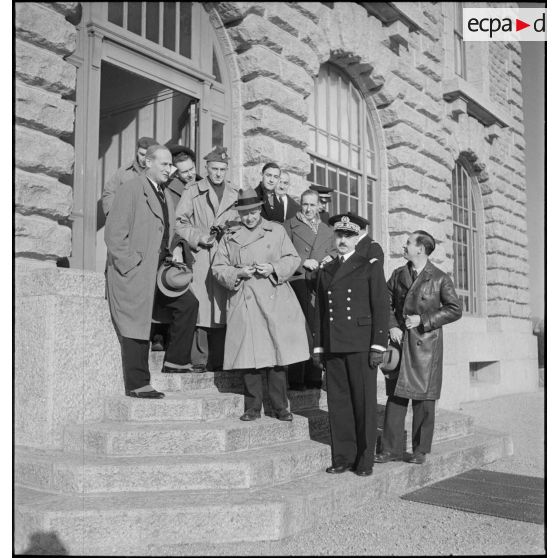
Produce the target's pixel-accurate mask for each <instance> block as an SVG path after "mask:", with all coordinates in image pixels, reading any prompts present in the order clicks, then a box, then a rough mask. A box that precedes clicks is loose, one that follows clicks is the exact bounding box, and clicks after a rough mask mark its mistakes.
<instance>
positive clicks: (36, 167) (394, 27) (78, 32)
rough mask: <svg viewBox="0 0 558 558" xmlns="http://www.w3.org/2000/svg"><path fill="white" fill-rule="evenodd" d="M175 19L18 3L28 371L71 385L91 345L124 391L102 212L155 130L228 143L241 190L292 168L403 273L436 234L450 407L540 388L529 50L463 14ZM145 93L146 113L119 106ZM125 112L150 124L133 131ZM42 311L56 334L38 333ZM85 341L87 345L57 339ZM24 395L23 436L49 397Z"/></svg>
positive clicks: (374, 9)
mask: <svg viewBox="0 0 558 558" xmlns="http://www.w3.org/2000/svg"><path fill="white" fill-rule="evenodd" d="M144 4H145V3H144ZM163 4H165V5H170V4H171V3H160V5H159V4H158V3H147V5H151V7H149V9H153V10H156V12H153V14H155V15H153V14H152V15H153V17H155V16H156V17H157V18H158V19H156V21H158V26H155V27H153V26H152V25H151V23H150V22H151V21H155V20H153V19H151V20H150V19H149V17H147V15H146V14H145V13H143V12H141V8H138V6H141V3H118V2H111V3H103V2H99V3H76V2H52V3H31V2H29V3H27V2H25V3H16V4H15V39H16V41H15V53H16V57H15V80H16V83H15V85H16V87H15V91H16V104H15V119H16V120H15V124H16V126H15V137H16V145H15V166H16V169H15V212H16V213H15V254H16V270H17V272H18V275H17V281H18V283H17V285H16V295H17V297H18V302H17V306H16V320H17V321H16V372H17V373H18V376H19V374H21V375H22V377H23V376H24V375H26V374H28V373H29V371H28V369H29V368H33V367H35V366H37V364H38V363H39V362H44V359H45V354H46V355H48V358H47V360H46V362H47V363H48V365H47V367H50V369H51V370H52V371H53V372H52V375H51V376H49V378H50V379H48V378H46V379H45V378H43V379H42V380H41V382H42V381H46V382H47V383H52V385H55V386H56V385H59V383H60V382H63V381H64V382H66V381H67V377H66V380H63V379H61V378H58V379H57V376H56V374H55V373H54V370H55V369H58V368H57V367H59V366H64V362H65V361H64V358H62V357H61V356H60V355H61V354H70V353H75V351H81V352H82V354H87V355H88V357H87V358H85V357H83V356H82V357H81V358H82V359H83V361H82V362H81V364H80V365H79V366H78V368H79V367H80V366H81V368H82V370H87V369H88V367H93V368H94V369H95V370H96V374H101V375H103V374H105V375H107V374H109V372H107V370H110V374H109V375H110V379H107V380H106V382H105V384H103V382H100V384H102V385H106V389H107V390H110V389H112V386H113V385H114V383H115V382H119V381H121V380H120V379H116V378H117V376H118V366H119V363H118V356H119V355H118V350H117V345H116V344H115V341H114V340H113V339H112V336H113V335H114V334H113V332H112V330H111V327H110V320H109V318H108V310H107V308H106V305H105V302H104V299H103V289H102V281H103V275H102V262H103V249H104V246H103V245H102V240H101V239H102V234H100V233H101V232H102V224H103V223H102V219H101V216H100V205H99V203H98V202H99V199H100V189H101V188H102V180H104V179H105V178H106V173H107V169H109V168H112V167H116V166H117V165H118V164H122V163H123V162H125V160H126V157H127V156H129V157H131V154H132V153H133V144H134V141H135V139H136V138H137V137H138V136H139V135H151V134H150V133H145V130H146V129H147V130H148V131H150V130H153V134H154V135H155V133H157V134H159V135H158V136H157V139H158V140H159V141H161V142H162V143H163V142H166V141H168V140H171V139H172V140H173V141H176V140H183V141H185V143H190V145H193V146H194V147H196V149H197V151H198V157H199V155H203V154H205V152H207V151H209V150H210V149H211V147H212V145H214V144H215V143H224V144H225V145H226V146H227V147H229V152H230V153H231V155H232V160H231V168H230V173H229V178H230V180H232V181H235V182H237V183H240V184H241V185H242V186H244V187H246V186H249V185H250V186H255V184H257V182H258V180H259V175H260V172H261V167H262V164H263V163H265V162H267V161H270V160H274V161H277V162H278V163H279V164H280V165H281V166H282V167H283V168H285V169H286V170H288V171H289V173H290V175H291V188H292V193H293V194H294V195H295V196H296V195H298V194H300V193H301V192H302V191H303V190H304V189H305V188H306V187H307V185H308V184H309V181H315V182H320V181H321V182H323V183H326V182H327V183H328V184H329V185H330V186H334V187H335V189H336V195H335V199H334V207H333V208H331V209H333V210H336V209H345V208H347V207H349V208H353V209H354V210H357V211H359V212H361V213H363V214H366V215H368V216H369V217H370V218H371V220H372V226H371V231H370V232H371V234H372V235H373V236H374V237H375V238H376V239H377V240H379V241H380V242H381V244H382V246H383V248H384V251H385V252H386V256H387V257H386V267H385V271H386V275H389V274H390V273H391V271H392V270H393V269H394V268H395V267H396V266H398V265H401V263H402V262H403V259H402V244H403V242H404V239H405V238H406V235H408V233H409V232H412V231H413V230H415V229H426V230H428V231H430V232H431V233H432V234H433V236H434V237H435V239H436V241H437V243H438V247H437V249H436V251H435V252H434V255H433V260H434V263H435V264H436V265H439V266H440V267H441V268H442V269H444V270H446V271H448V272H450V273H451V274H452V275H453V276H454V280H456V283H458V284H459V287H460V291H459V292H460V295H461V296H462V297H463V300H466V305H467V312H466V315H465V317H464V318H463V319H462V320H461V321H459V322H457V323H456V324H452V325H451V326H448V328H447V331H446V334H445V336H446V342H445V343H446V347H445V372H444V374H445V376H444V377H445V380H444V383H445V385H444V390H443V396H442V397H443V399H442V401H441V405H443V406H447V407H456V406H457V405H458V404H459V403H460V402H461V401H466V400H472V399H479V398H488V397H492V396H495V395H500V394H503V393H510V392H516V391H526V390H530V389H536V387H537V360H536V342H535V339H534V338H533V336H532V335H531V327H530V321H529V317H530V309H529V290H528V260H527V250H528V246H527V234H526V182H525V139H524V126H523V111H522V104H523V100H522V90H521V50H520V45H519V44H518V43H501V42H497V43H480V42H479V43H468V44H465V45H464V44H463V42H462V41H461V40H460V35H459V25H458V23H459V21H458V19H459V14H458V11H459V10H455V9H454V8H456V7H457V8H460V3H447V2H434V3H432V2H409V3H407V2H385V3H382V2H378V3H373V2H370V3H369V2H360V3H349V2H265V3H263V2H262V3H259V2H214V3H192V4H190V3H176V6H175V7H174V8H172V9H173V10H175V11H173V12H172V13H171V14H170V16H172V14H174V16H175V17H174V19H171V20H169V14H167V12H165V11H164V10H166V9H167V8H166V7H163ZM173 6H174V3H173ZM138 9H139V10H140V11H139V12H138V11H137V10H138ZM169 9H170V8H169ZM178 10H183V11H182V12H181V17H180V18H178V16H177V14H178ZM170 21H172V22H173V23H172V24H171V23H169V22H170ZM175 22H176V25H175ZM134 26H135V27H134ZM157 28H158V29H157ZM150 33H151V35H150ZM169 37H171V39H169V41H170V42H169V41H167V39H168V38H169ZM178 37H180V41H179V40H178ZM187 41H189V42H188V43H187ZM184 45H186V46H184ZM127 80H130V81H127ZM134 80H136V81H134ZM132 83H133V84H139V85H138V86H137V87H140V86H141V88H143V89H141V90H142V92H143V93H142V95H143V97H141V99H140V98H139V97H138V99H139V100H138V102H137V107H136V109H134V107H131V108H130V107H129V106H128V107H127V108H126V107H125V108H124V109H122V110H120V112H119V110H117V109H118V108H119V107H121V106H123V101H122V99H124V100H125V99H126V96H127V95H134V94H136V93H135V92H132V89H134V87H132V85H130V84H132ZM126 84H128V87H129V89H126ZM169 91H170V93H168V92H169ZM148 97H149V101H146V99H147V98H148ZM107 98H114V99H118V100H119V101H118V102H116V101H115V102H114V103H113V104H112V105H111V103H110V101H107ZM170 98H172V102H173V103H178V104H179V108H180V110H179V116H180V118H179V120H180V119H182V120H180V121H181V122H183V125H182V124H181V126H182V127H179V128H176V122H175V121H174V120H173V118H174V116H175V115H176V114H178V113H176V112H175V109H176V106H175V105H174V104H173V105H172V106H170V105H169V107H170V108H169V109H168V111H167V109H166V108H165V107H166V105H165V104H164V103H166V102H167V101H168V100H169V99H170ZM119 103H120V104H119ZM157 103H160V104H157ZM140 105H141V106H140ZM153 106H156V107H157V108H158V112H157V111H155V112H157V115H156V116H153V114H154V113H153V114H152V112H153V108H152V107H153ZM150 107H151V108H150ZM192 107H193V108H192ZM159 109H160V110H159ZM126 110H128V111H130V110H132V111H133V110H135V111H136V115H135V116H137V114H140V116H141V118H139V120H138V119H137V118H136V121H134V122H136V124H134V126H135V128H134V130H133V131H132V132H130V130H131V128H130V124H129V121H131V120H130V119H128V120H127V116H126V114H127V113H126ZM351 110H354V115H353V116H351V115H352V114H353V113H351V112H350V111H351ZM149 111H152V112H149ZM165 111H167V112H165ZM347 111H348V112H347ZM167 113H168V116H165V114H167ZM122 114H124V116H122ZM146 115H148V116H146ZM149 115H151V116H149ZM146 118H147V120H149V118H151V120H149V123H148V125H147V124H145V122H146ZM119 119H120V120H119ZM121 120H122V121H123V122H124V121H125V122H124V123H122V124H119V122H121ZM347 120H348V121H349V124H348V125H346V121H347ZM137 122H139V123H137ZM142 122H143V124H142ZM184 122H185V123H186V124H184ZM118 126H120V128H118V129H116V128H115V127H118ZM142 126H144V128H142ZM145 126H148V128H145ZM149 126H150V128H149ZM165 126H167V128H168V130H167V129H166V128H165ZM344 127H345V129H344ZM126 134H127V135H126ZM125 138H128V140H127V141H128V143H129V146H126V145H123V142H124V139H125ZM320 142H321V143H320ZM117 144H118V145H117ZM115 145H116V147H115ZM115 149H116V151H114V153H116V155H115V154H114V153H113V151H111V150H115ZM111 153H113V154H112V155H111ZM332 153H333V154H332ZM353 156H354V158H351V157H353ZM199 159H201V157H199ZM199 162H200V161H198V163H199ZM111 165H112V167H111ZM68 267H69V269H66V268H68ZM61 301H65V302H64V303H61ZM70 301H71V304H74V306H73V307H72V308H73V310H72V312H68V310H67V308H66V306H65V305H66V304H70ZM71 304H70V305H71ZM38 314H39V315H41V317H42V319H43V321H44V323H42V325H41V324H38V325H35V326H34V328H32V329H31V330H30V331H29V330H27V329H26V327H27V325H29V324H30V323H31V322H33V321H34V317H36V316H37V315H38ZM62 314H64V315H62ZM84 314H85V318H84ZM72 320H74V321H75V323H74V322H72ZM76 320H77V321H76ZM72 324H73V325H72ZM84 324H86V325H84ZM99 324H102V325H103V328H104V326H106V330H107V331H106V332H105V331H98V330H99V328H100V326H99ZM74 326H75V327H74ZM79 327H81V328H82V333H83V335H82V338H81V341H77V340H75V344H74V345H73V346H72V345H70V346H69V345H68V343H67V342H66V341H65V340H63V339H61V338H60V335H59V332H60V331H68V332H69V331H72V332H75V331H76V328H77V330H79ZM41 328H43V329H41ZM57 328H58V329H57ZM88 328H91V330H89V329H88ZM103 328H100V329H103ZM89 331H91V332H93V331H95V335H88V332H89ZM30 335H31V336H33V338H37V336H42V338H43V339H44V340H45V341H44V343H43V344H42V345H41V347H40V348H38V347H36V346H33V347H32V348H30V347H31V346H32V345H33V343H32V342H31V341H32V337H30ZM94 343H97V344H98V346H100V347H103V350H100V351H99V350H97V349H96V348H95V347H93V346H92V344H94ZM107 347H109V348H108V349H107ZM94 355H96V357H95V356H94ZM92 356H93V359H92V358H90V357H92ZM109 357H110V358H109ZM112 357H114V359H115V360H116V365H115V364H113V363H112V361H111V362H110V363H109V360H111V358H112ZM94 358H98V359H99V362H101V364H100V363H99V362H97V363H96V364H94V363H93V360H94ZM70 361H71V362H73V361H72V360H71V359H70ZM37 382H39V380H37ZM37 385H38V384H37ZM80 385H83V383H80ZM27 387H29V386H26V388H27ZM37 389H38V388H37ZM31 391H32V390H31ZM55 391H56V390H55ZM77 395H78V392H76V396H77ZM16 397H17V398H18V401H19V400H21V404H20V409H21V417H22V419H21V420H24V418H23V417H24V416H26V411H27V410H28V409H27V407H26V405H27V406H29V407H31V406H34V405H35V403H36V400H35V399H33V397H30V396H29V395H27V396H24V395H23V394H21V396H20V395H18V394H17V393H16ZM49 405H51V407H52V408H51V410H50V411H45V412H48V413H50V415H49V417H50V418H49V419H48V420H50V421H51V422H52V421H54V422H52V424H55V423H56V420H55V419H53V418H52V417H53V416H54V415H53V414H54V413H55V409H56V404H55V403H53V402H52V401H50V403H49ZM47 407H48V406H47ZM69 412H70V411H69ZM91 413H92V414H91V417H94V416H95V411H94V407H92V410H91ZM16 414H17V413H16ZM70 414H71V413H70ZM86 414H87V413H86ZM18 416H19V415H18ZM87 416H88V417H89V415H87ZM45 420H46V419H45V416H42V418H39V417H37V424H39V423H41V424H44V421H45ZM76 420H77V419H76ZM16 422H17V420H16ZM47 422H48V421H47ZM53 428H54V427H53ZM54 431H56V428H54V430H53V432H54ZM29 432H31V430H29ZM56 440H57V438H56V435H53V438H52V443H53V445H56V443H57V442H56ZM28 442H29V443H31V444H33V440H28ZM35 442H37V440H35Z"/></svg>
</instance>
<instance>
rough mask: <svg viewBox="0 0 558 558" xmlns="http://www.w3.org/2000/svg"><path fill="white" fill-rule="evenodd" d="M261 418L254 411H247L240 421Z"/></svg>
mask: <svg viewBox="0 0 558 558" xmlns="http://www.w3.org/2000/svg"><path fill="white" fill-rule="evenodd" d="M260 417H261V414H260V413H258V411H254V410H252V409H248V411H246V412H245V413H244V414H243V415H242V416H241V417H240V420H256V419H259V418H260Z"/></svg>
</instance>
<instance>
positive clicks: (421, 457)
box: [405, 451, 426, 465]
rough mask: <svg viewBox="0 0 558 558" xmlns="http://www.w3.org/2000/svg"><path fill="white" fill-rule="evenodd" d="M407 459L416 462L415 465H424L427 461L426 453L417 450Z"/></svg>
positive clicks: (409, 461) (408, 461)
mask: <svg viewBox="0 0 558 558" xmlns="http://www.w3.org/2000/svg"><path fill="white" fill-rule="evenodd" d="M405 461H407V463H414V464H415V465H422V464H423V463H424V462H425V461H426V454H424V453H422V452H420V451H416V452H414V453H413V455H411V457H409V458H408V459H406V460H405Z"/></svg>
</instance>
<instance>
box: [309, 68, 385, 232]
mask: <svg viewBox="0 0 558 558" xmlns="http://www.w3.org/2000/svg"><path fill="white" fill-rule="evenodd" d="M309 103H310V105H309V118H308V126H309V128H310V143H309V153H310V159H311V170H310V174H309V175H308V180H310V181H311V182H313V183H314V184H320V185H322V186H327V187H328V188H333V190H334V192H333V194H332V207H331V208H329V211H330V213H338V212H344V211H352V212H354V213H359V214H360V215H362V216H366V218H367V219H368V220H369V221H370V223H371V224H372V223H373V221H374V219H373V214H374V194H375V191H376V186H377V180H378V177H377V174H376V172H377V171H376V169H377V164H376V152H377V149H376V146H375V141H374V134H373V129H372V125H371V121H370V116H369V115H368V110H367V107H366V103H365V101H364V98H363V96H362V95H361V93H360V92H359V90H358V89H357V88H356V87H355V86H354V85H353V83H352V82H351V81H350V79H349V78H348V77H346V76H345V75H344V74H343V73H342V72H341V71H340V70H338V69H337V68H335V67H334V66H333V65H331V64H325V65H323V66H322V68H321V69H320V72H319V74H318V77H317V78H316V82H315V87H314V92H313V93H312V94H311V95H310V97H309Z"/></svg>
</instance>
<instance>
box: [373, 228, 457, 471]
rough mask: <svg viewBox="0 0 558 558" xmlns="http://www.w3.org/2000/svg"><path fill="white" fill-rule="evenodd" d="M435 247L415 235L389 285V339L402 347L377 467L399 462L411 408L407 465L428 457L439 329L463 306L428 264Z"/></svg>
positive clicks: (425, 236) (422, 234)
mask: <svg viewBox="0 0 558 558" xmlns="http://www.w3.org/2000/svg"><path fill="white" fill-rule="evenodd" d="M435 247H436V243H435V241H434V238H433V237H432V235H430V234H429V233H427V232H426V231H421V230H419V231H415V232H414V233H412V234H411V235H410V236H409V238H408V239H407V243H406V245H405V246H404V247H403V253H404V256H405V259H407V260H408V262H407V264H406V265H403V266H401V267H398V268H397V269H396V270H395V271H394V272H393V274H392V275H391V277H390V279H389V281H388V289H389V293H390V297H391V315H390V330H389V335H390V337H391V339H392V341H393V342H395V343H397V344H400V345H401V346H402V352H401V363H400V369H399V374H398V375H397V376H395V377H393V378H390V379H386V393H387V395H388V400H387V405H386V411H385V419H384V434H383V437H382V452H381V453H379V454H378V455H376V457H375V459H374V460H375V462H376V463H387V462H388V461H399V460H401V459H402V458H403V452H404V447H403V441H404V439H403V437H404V428H405V415H406V414H407V406H408V404H409V400H412V402H413V426H412V435H411V437H412V447H413V454H412V455H411V457H409V458H408V459H407V461H408V462H409V463H415V464H417V465H421V464H422V463H424V462H425V461H426V454H427V453H430V450H431V447H432V438H433V435H434V413H435V409H436V400H437V399H439V398H440V392H441V389H442V361H443V347H442V326H443V325H445V324H449V323H451V322H454V321H456V320H458V319H459V318H461V313H462V310H461V303H460V301H459V298H458V296H457V294H456V292H455V288H454V286H453V282H452V280H451V279H450V277H449V275H448V274H447V273H444V272H443V271H442V270H441V269H438V268H437V267H436V266H435V265H434V264H433V263H432V262H431V261H430V259H429V256H430V254H431V253H432V252H433V251H434V248H435Z"/></svg>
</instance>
